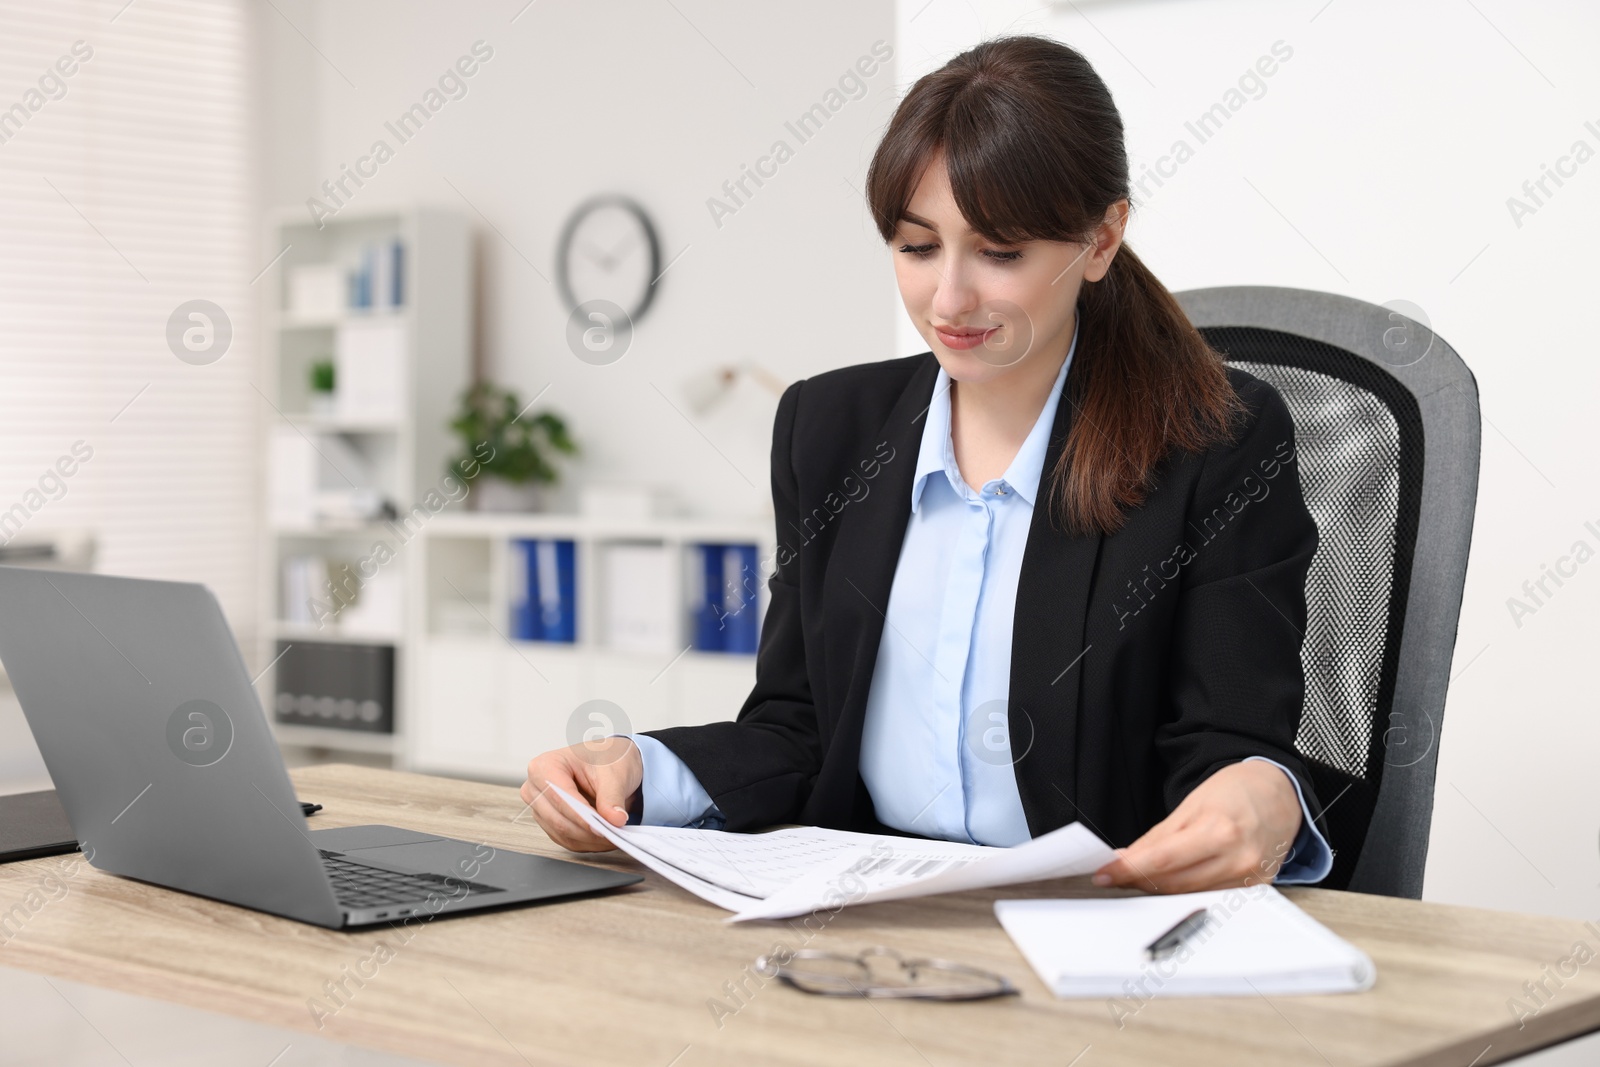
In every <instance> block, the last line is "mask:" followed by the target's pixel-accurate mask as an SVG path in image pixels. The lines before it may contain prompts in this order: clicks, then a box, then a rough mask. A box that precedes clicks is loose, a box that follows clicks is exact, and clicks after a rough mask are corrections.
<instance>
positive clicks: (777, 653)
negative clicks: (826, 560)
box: [642, 381, 822, 830]
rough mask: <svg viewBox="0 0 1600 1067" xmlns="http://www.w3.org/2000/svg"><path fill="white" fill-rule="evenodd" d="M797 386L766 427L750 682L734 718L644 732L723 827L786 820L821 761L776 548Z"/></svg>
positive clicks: (792, 579)
mask: <svg viewBox="0 0 1600 1067" xmlns="http://www.w3.org/2000/svg"><path fill="white" fill-rule="evenodd" d="M804 384H805V383H804V381H799V382H795V383H794V384H793V385H790V386H789V387H788V389H786V390H784V393H783V396H782V398H781V399H779V401H778V412H777V415H776V417H775V418H774V420H773V427H772V508H773V513H774V516H775V519H776V523H777V531H778V534H777V543H778V545H779V549H778V553H777V555H776V556H775V557H774V560H773V564H774V569H773V573H772V577H771V578H770V579H768V581H767V590H768V592H769V597H768V602H767V613H766V615H765V617H764V618H763V620H762V623H761V639H760V642H759V644H758V646H757V649H756V683H755V687H754V688H753V689H752V690H751V691H750V695H749V696H748V697H747V698H746V699H745V702H744V706H743V707H742V708H740V710H739V714H738V717H737V719H736V720H734V721H732V722H714V723H706V724H704V725H701V726H675V727H670V728H667V729H661V730H646V731H642V732H643V733H644V734H646V735H647V736H650V737H654V738H655V739H656V740H658V741H660V742H661V743H662V744H663V745H665V746H666V747H667V748H668V749H670V750H671V751H672V753H673V754H674V755H676V756H677V757H678V758H679V759H680V760H682V761H683V762H684V763H685V764H686V765H687V766H688V768H689V769H690V770H691V771H692V772H693V773H694V776H695V777H696V778H697V779H699V781H700V784H701V785H702V786H703V787H704V788H705V790H706V792H707V793H709V794H710V796H711V799H712V801H713V802H714V803H715V804H716V807H717V808H718V809H719V810H720V811H721V812H722V813H723V815H724V816H725V817H726V819H727V822H726V824H725V828H726V829H728V830H747V829H753V828H758V827H764V826H770V825H772V824H773V823H777V822H793V821H794V820H795V818H796V816H797V815H798V814H799V812H800V809H801V807H802V806H803V805H804V804H805V801H806V799H807V797H809V795H810V793H811V788H812V785H813V783H814V782H815V781H816V777H817V773H818V770H819V768H820V767H821V764H822V743H821V739H820V737H819V731H818V726H817V709H816V706H815V704H814V703H813V701H812V696H811V682H810V679H809V677H808V675H807V673H806V649H805V630H804V627H803V625H802V619H801V615H800V582H799V567H800V559H799V556H798V554H797V553H796V552H794V551H793V550H786V549H785V548H784V547H783V546H784V534H785V531H786V530H788V529H790V528H791V524H793V523H798V520H799V510H800V508H799V486H798V480H797V478H796V476H795V470H794V463H793V458H792V457H793V442H794V427H795V417H796V411H797V409H798V408H799V406H800V389H801V386H803V385H804Z"/></svg>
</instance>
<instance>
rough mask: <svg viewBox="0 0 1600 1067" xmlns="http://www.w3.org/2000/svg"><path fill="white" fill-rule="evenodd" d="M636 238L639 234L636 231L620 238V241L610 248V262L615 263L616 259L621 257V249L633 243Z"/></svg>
mask: <svg viewBox="0 0 1600 1067" xmlns="http://www.w3.org/2000/svg"><path fill="white" fill-rule="evenodd" d="M638 239H639V235H638V234H636V233H630V234H629V235H628V236H627V237H624V238H623V239H622V243H621V244H620V245H618V246H617V247H615V248H613V249H612V250H611V262H613V263H615V262H616V261H617V260H619V259H621V258H622V250H623V249H625V248H627V247H628V246H629V245H631V244H633V243H634V242H635V241H637V240H638Z"/></svg>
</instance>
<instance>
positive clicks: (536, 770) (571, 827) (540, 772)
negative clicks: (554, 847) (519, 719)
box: [522, 749, 613, 852]
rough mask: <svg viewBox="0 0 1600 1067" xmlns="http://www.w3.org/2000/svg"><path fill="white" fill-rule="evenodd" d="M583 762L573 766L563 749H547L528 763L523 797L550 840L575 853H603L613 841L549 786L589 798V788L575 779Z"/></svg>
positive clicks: (575, 795) (572, 794) (610, 846)
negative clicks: (596, 829)
mask: <svg viewBox="0 0 1600 1067" xmlns="http://www.w3.org/2000/svg"><path fill="white" fill-rule="evenodd" d="M581 770H582V768H581V764H580V765H578V766H574V765H573V764H572V762H571V761H570V760H569V759H568V756H567V752H566V750H564V749H558V750H556V751H554V752H546V753H545V754H544V755H542V756H539V757H537V758H535V759H534V760H533V761H532V762H531V763H529V764H528V780H527V781H526V782H524V783H523V785H522V799H523V801H524V802H525V803H526V804H527V805H528V806H529V808H530V809H531V810H532V812H533V817H534V818H535V819H537V820H538V822H539V826H540V828H541V829H542V830H544V832H545V833H546V834H548V835H549V837H550V839H551V840H552V841H554V842H555V843H556V844H558V845H560V846H562V847H563V848H566V849H569V850H570V851H573V852H604V851H606V850H608V849H610V848H612V847H613V846H612V844H611V842H609V841H607V840H606V839H605V838H604V837H601V836H600V835H599V834H597V833H595V832H594V830H592V829H591V828H590V827H589V824H588V823H587V822H585V821H584V819H583V817H582V816H581V815H579V814H578V813H577V812H576V811H574V810H572V808H571V806H570V805H568V804H567V802H566V801H565V800H562V799H561V798H560V797H559V796H557V795H556V794H555V792H554V791H553V790H552V789H551V788H550V787H551V786H555V787H557V788H559V789H561V790H563V791H565V792H566V793H567V794H569V795H571V796H574V797H579V798H582V799H585V800H587V799H589V797H590V791H589V790H586V789H585V788H584V787H583V785H582V784H581V783H580V782H579V781H577V780H576V776H575V774H574V771H577V772H579V773H580V774H581Z"/></svg>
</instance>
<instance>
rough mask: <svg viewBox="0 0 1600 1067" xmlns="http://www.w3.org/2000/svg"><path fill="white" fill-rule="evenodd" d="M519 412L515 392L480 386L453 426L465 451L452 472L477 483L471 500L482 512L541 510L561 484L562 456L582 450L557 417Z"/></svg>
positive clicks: (464, 401)
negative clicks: (549, 491)
mask: <svg viewBox="0 0 1600 1067" xmlns="http://www.w3.org/2000/svg"><path fill="white" fill-rule="evenodd" d="M521 411H522V401H521V399H520V398H519V397H518V396H517V393H516V391H515V390H511V389H502V388H500V387H499V386H497V385H495V384H494V383H492V382H486V381H480V382H476V383H474V384H473V385H471V386H469V387H468V388H467V389H466V390H465V391H464V392H463V393H462V394H461V400H460V405H459V407H458V408H457V411H456V417H455V418H454V419H453V420H451V422H450V428H451V429H452V430H454V431H455V432H456V436H457V437H458V438H459V439H460V441H461V445H462V450H461V453H460V454H459V455H458V456H457V457H456V458H455V459H453V460H452V461H451V463H450V469H451V472H452V473H454V474H456V475H458V476H465V477H468V478H470V479H472V480H473V481H474V482H476V486H475V489H474V492H473V493H472V494H471V499H472V500H473V501H474V503H475V506H476V508H477V509H478V510H479V511H537V510H539V508H540V506H541V505H542V504H543V503H544V495H545V491H546V490H547V489H549V488H551V487H553V486H555V485H556V483H557V482H558V481H560V478H561V474H560V471H559V470H558V469H557V468H556V466H555V460H556V459H557V457H558V455H566V456H572V455H576V454H577V452H578V445H577V443H576V442H574V441H573V440H572V437H571V435H570V434H569V433H568V432H567V424H566V423H565V422H564V421H562V419H561V417H560V416H559V415H556V414H554V413H552V412H549V411H543V412H540V413H539V414H537V415H528V414H524V415H522V416H520V417H519V415H518V413H519V412H521ZM472 472H476V473H475V474H474V473H472Z"/></svg>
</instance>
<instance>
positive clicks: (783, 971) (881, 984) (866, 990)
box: [755, 945, 1017, 1000]
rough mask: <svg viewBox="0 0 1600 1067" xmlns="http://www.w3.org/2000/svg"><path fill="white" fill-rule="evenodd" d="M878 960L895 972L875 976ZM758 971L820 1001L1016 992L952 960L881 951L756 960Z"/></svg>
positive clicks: (1000, 979) (811, 952) (808, 952)
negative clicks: (911, 957) (887, 962)
mask: <svg viewBox="0 0 1600 1067" xmlns="http://www.w3.org/2000/svg"><path fill="white" fill-rule="evenodd" d="M875 957H884V958H886V959H888V960H891V961H893V964H894V966H893V967H892V968H887V969H885V968H881V967H880V968H879V969H878V972H877V973H874V971H873V967H872V964H871V962H870V961H871V960H872V959H873V958H875ZM755 968H756V972H757V973H758V974H762V975H765V976H766V977H768V978H781V979H783V980H784V981H785V982H787V983H788V984H789V985H791V986H793V987H794V988H796V989H798V990H800V991H801V992H802V993H814V994H816V995H818V996H829V997H889V998H900V999H912V998H920V999H926V1000H984V999H987V998H989V997H1004V996H1011V995H1013V994H1015V993H1016V992H1017V988H1016V987H1015V986H1013V985H1012V984H1011V983H1010V981H1008V980H1007V979H1006V977H1005V976H1004V975H999V974H995V973H994V972H992V971H985V970H983V969H982V968H979V967H969V966H967V965H966V964H964V963H955V962H953V961H951V960H940V959H914V960H908V959H906V958H904V957H903V956H901V955H900V953H898V952H896V951H895V950H894V949H892V948H885V947H883V946H882V945H874V946H872V947H871V948H868V949H863V950H862V952H861V953H860V954H859V955H856V956H847V955H845V954H843V953H839V952H823V951H821V950H818V949H800V950H799V951H798V952H784V953H777V954H774V955H772V956H758V957H757V958H756V962H755Z"/></svg>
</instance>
